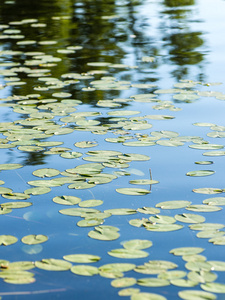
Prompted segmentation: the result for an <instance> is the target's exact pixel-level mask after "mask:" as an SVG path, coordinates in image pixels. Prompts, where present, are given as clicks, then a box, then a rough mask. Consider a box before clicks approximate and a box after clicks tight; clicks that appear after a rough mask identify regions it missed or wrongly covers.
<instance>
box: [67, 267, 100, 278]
mask: <svg viewBox="0 0 225 300" xmlns="http://www.w3.org/2000/svg"><path fill="white" fill-rule="evenodd" d="M70 271H71V272H72V273H74V274H76V275H82V276H93V275H97V274H98V273H99V271H98V268H96V267H93V266H87V265H78V266H73V267H72V268H71V269H70Z"/></svg>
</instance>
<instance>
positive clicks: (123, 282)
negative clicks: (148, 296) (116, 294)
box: [111, 277, 137, 288]
mask: <svg viewBox="0 0 225 300" xmlns="http://www.w3.org/2000/svg"><path fill="white" fill-rule="evenodd" d="M136 282H137V280H136V279H135V278H133V277H123V278H118V279H115V280H113V281H111V285H112V286H113V287H116V288H123V287H127V286H132V285H134V284H136Z"/></svg>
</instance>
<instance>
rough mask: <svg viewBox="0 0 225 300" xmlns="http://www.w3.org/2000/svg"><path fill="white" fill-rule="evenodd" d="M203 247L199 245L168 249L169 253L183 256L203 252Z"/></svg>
mask: <svg viewBox="0 0 225 300" xmlns="http://www.w3.org/2000/svg"><path fill="white" fill-rule="evenodd" d="M203 251H204V249H203V248H199V247H181V248H174V249H172V250H170V253H172V254H173V255H178V256H183V255H193V254H198V253H201V252H203Z"/></svg>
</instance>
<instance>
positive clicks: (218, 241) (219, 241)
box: [209, 236, 225, 245]
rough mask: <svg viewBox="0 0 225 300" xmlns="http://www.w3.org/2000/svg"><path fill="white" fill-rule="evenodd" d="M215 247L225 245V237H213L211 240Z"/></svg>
mask: <svg viewBox="0 0 225 300" xmlns="http://www.w3.org/2000/svg"><path fill="white" fill-rule="evenodd" d="M209 242H210V243H213V245H225V236H217V237H213V238H211V239H210V240H209Z"/></svg>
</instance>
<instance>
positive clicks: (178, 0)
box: [164, 0, 195, 7]
mask: <svg viewBox="0 0 225 300" xmlns="http://www.w3.org/2000/svg"><path fill="white" fill-rule="evenodd" d="M193 4H195V0H165V1H164V5H166V6H168V7H174V6H186V5H193Z"/></svg>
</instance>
